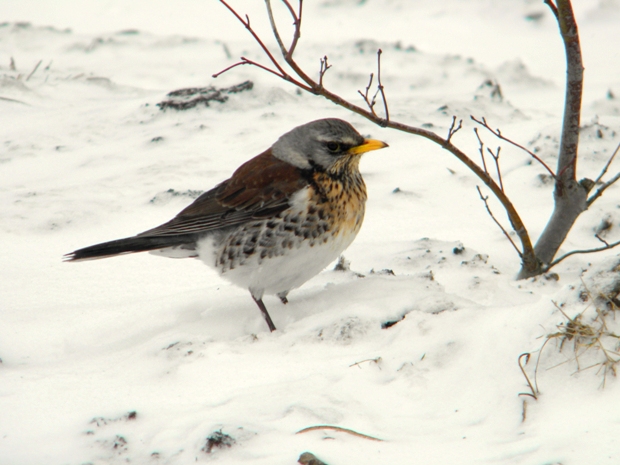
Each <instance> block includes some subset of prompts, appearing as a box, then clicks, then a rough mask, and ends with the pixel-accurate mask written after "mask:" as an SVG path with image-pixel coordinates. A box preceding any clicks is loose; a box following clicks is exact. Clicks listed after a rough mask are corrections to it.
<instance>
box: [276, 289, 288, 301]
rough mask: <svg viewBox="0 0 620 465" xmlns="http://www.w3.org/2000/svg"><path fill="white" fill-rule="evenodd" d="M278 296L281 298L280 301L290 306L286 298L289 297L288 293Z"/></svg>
mask: <svg viewBox="0 0 620 465" xmlns="http://www.w3.org/2000/svg"><path fill="white" fill-rule="evenodd" d="M276 295H277V296H278V297H280V301H281V302H282V303H283V304H288V299H287V298H286V296H287V295H288V291H284V292H280V293H279V294H276Z"/></svg>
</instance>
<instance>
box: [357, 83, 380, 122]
mask: <svg viewBox="0 0 620 465" xmlns="http://www.w3.org/2000/svg"><path fill="white" fill-rule="evenodd" d="M374 77H375V75H374V74H373V73H370V78H369V79H368V85H367V86H366V91H365V92H364V93H363V94H362V91H361V90H358V91H357V92H358V93H359V94H360V95H361V96H362V98H363V99H364V102H366V105H368V108H369V110H370V111H371V112H372V114H373V115H375V116H377V113H375V103H376V102H375V99H374V98H373V99H372V101H370V100H369V99H368V92H370V88H371V87H372V80H373V79H374Z"/></svg>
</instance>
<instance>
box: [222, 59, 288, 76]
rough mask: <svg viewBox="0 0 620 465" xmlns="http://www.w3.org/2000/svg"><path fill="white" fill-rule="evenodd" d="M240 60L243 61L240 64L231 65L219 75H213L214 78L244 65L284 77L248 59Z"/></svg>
mask: <svg viewBox="0 0 620 465" xmlns="http://www.w3.org/2000/svg"><path fill="white" fill-rule="evenodd" d="M240 59H241V61H239V62H237V63H235V64H233V65H230V66H229V67H228V68H225V69H223V70H222V71H220V72H219V73H215V74H214V75H213V77H214V78H216V77H218V76H219V75H220V74H223V73H225V72H226V71H229V70H231V69H233V68H236V67H237V66H243V65H252V66H256V67H257V68H260V69H262V70H264V71H267V72H269V73H271V74H275V75H276V76H278V77H282V76H281V75H280V74H279V73H278V72H277V71H274V70H273V69H271V68H268V67H267V66H264V65H261V64H260V63H257V62H255V61H252V60H248V59H247V58H245V57H241V58H240Z"/></svg>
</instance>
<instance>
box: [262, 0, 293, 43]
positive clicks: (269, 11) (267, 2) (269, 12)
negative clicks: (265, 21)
mask: <svg viewBox="0 0 620 465" xmlns="http://www.w3.org/2000/svg"><path fill="white" fill-rule="evenodd" d="M285 3H287V2H285ZM265 5H266V6H267V16H269V23H270V24H271V30H272V31H273V36H274V37H275V39H276V42H277V43H278V47H280V53H282V55H286V53H287V51H286V47H285V46H284V42H282V37H280V32H279V31H278V26H277V25H276V21H275V19H274V18H273V10H272V9H271V0H265ZM289 7H290V5H289Z"/></svg>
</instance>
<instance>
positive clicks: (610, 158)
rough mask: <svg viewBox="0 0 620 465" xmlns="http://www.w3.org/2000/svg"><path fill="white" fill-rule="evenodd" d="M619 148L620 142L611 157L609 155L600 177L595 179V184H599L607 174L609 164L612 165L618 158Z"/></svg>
mask: <svg viewBox="0 0 620 465" xmlns="http://www.w3.org/2000/svg"><path fill="white" fill-rule="evenodd" d="M618 150H620V143H618V145H617V146H616V150H614V153H612V154H611V157H609V160H607V163H605V166H604V167H603V170H602V171H601V174H599V175H598V178H596V179H595V180H594V184H598V183H599V182H600V181H601V179H603V176H605V173H607V169H608V168H609V165H611V164H612V163H613V161H614V158H616V155H617V154H618Z"/></svg>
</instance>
